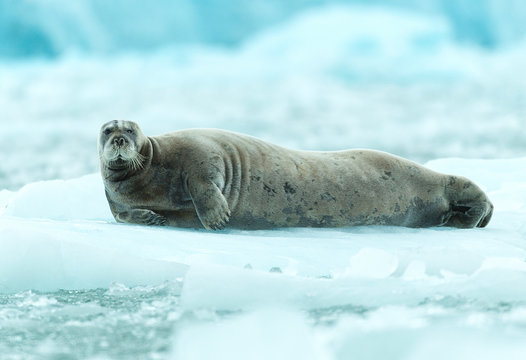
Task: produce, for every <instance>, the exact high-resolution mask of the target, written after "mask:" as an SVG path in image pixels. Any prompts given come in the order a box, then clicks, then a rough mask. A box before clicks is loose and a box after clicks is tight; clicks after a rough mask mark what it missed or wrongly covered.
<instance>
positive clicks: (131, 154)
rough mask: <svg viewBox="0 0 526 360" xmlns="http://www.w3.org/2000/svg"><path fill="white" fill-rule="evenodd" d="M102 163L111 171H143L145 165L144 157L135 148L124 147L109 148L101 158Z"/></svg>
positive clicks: (112, 145) (113, 146)
mask: <svg viewBox="0 0 526 360" xmlns="http://www.w3.org/2000/svg"><path fill="white" fill-rule="evenodd" d="M101 160H102V163H103V164H104V165H105V166H106V167H107V168H108V169H110V170H123V169H132V170H138V169H141V168H142V167H143V165H144V156H143V155H142V154H140V153H139V152H138V151H137V150H136V149H135V147H132V146H129V145H124V146H115V144H111V145H109V146H107V148H106V149H105V150H104V152H103V153H102V156H101Z"/></svg>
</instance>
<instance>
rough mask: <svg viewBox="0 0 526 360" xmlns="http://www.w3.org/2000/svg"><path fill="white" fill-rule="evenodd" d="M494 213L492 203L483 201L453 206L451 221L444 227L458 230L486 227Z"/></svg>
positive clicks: (450, 215)
mask: <svg viewBox="0 0 526 360" xmlns="http://www.w3.org/2000/svg"><path fill="white" fill-rule="evenodd" d="M492 213H493V205H492V204H491V203H490V202H486V201H481V202H474V203H465V204H451V206H450V209H449V219H448V221H447V222H446V223H445V224H444V226H452V227H457V228H473V227H485V226H486V225H487V224H488V223H489V221H490V219H491V215H492Z"/></svg>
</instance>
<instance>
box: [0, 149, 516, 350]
mask: <svg viewBox="0 0 526 360" xmlns="http://www.w3.org/2000/svg"><path fill="white" fill-rule="evenodd" d="M427 165H428V166H429V167H431V168H433V169H436V170H440V171H443V172H447V173H457V174H462V175H467V176H469V177H471V178H472V179H473V180H474V181H476V182H477V183H478V184H479V185H480V186H481V187H482V188H484V189H485V190H486V191H487V192H488V194H489V196H490V198H491V200H492V201H493V202H494V204H495V213H494V217H493V219H492V221H491V222H490V224H489V225H488V227H487V228H484V229H471V230H459V229H449V228H431V229H407V228H399V227H355V228H352V227H350V228H343V229H288V230H269V231H238V230H227V231H222V232H208V231H204V230H182V229H175V228H161V227H146V226H134V225H123V224H117V223H116V222H115V221H114V220H113V219H112V216H111V213H110V212H109V209H108V207H107V204H106V201H105V198H104V191H103V186H102V181H101V178H100V176H99V174H92V175H88V176H84V177H81V178H77V179H73V180H67V181H62V180H57V181H44V182H38V183H32V184H29V185H27V186H25V187H23V188H22V189H20V190H19V191H15V192H2V193H1V194H2V195H1V197H0V199H1V201H2V203H1V204H0V205H1V207H2V209H3V210H2V214H1V215H0V234H2V238H1V241H0V247H1V248H0V274H1V275H0V291H2V292H17V291H22V290H28V289H33V290H41V291H52V290H57V289H85V288H94V287H108V286H110V284H112V283H114V282H118V283H122V284H124V285H126V286H137V285H155V284H161V283H163V282H165V281H171V280H175V279H180V280H182V281H183V288H182V293H181V306H182V308H183V309H184V310H185V311H186V310H192V311H197V312H199V311H203V310H205V311H210V310H227V311H237V310H241V311H244V312H246V315H241V316H240V317H237V318H235V319H232V320H225V321H224V322H221V323H215V322H212V323H211V324H201V325H199V324H192V325H191V326H189V327H187V328H185V331H183V332H182V333H180V334H179V335H178V336H177V337H176V339H175V344H178V345H177V346H174V349H176V350H174V351H175V352H176V353H175V354H174V356H175V358H185V359H190V358H199V356H204V358H206V357H207V354H213V353H214V352H216V351H217V352H219V354H223V355H225V356H226V354H227V353H228V349H229V348H228V346H227V345H228V344H229V341H232V340H228V338H230V337H231V336H235V338H236V339H237V337H236V336H237V334H239V336H241V338H242V339H245V340H246V341H245V340H243V341H240V340H239V339H238V340H237V341H239V342H240V343H241V344H243V345H242V346H240V347H239V348H238V349H237V351H239V354H241V355H239V356H240V358H242V355H243V354H248V353H250V351H254V349H256V348H261V351H262V352H261V353H260V352H256V353H257V354H260V355H258V356H260V357H259V358H269V356H270V357H272V356H273V355H275V356H277V357H275V358H280V357H279V356H282V357H281V358H283V359H285V358H287V356H288V355H287V354H290V352H291V351H294V354H296V355H300V354H303V352H302V351H305V354H306V357H302V358H313V359H321V358H331V357H330V356H335V358H340V357H338V356H337V353H338V351H343V352H344V353H345V352H346V351H347V350H345V348H346V347H347V346H353V345H352V344H354V343H361V341H362V340H363V341H365V340H368V341H370V340H371V339H372V338H374V337H379V338H380V339H383V340H385V339H387V338H388V337H389V336H391V335H389V334H391V332H393V331H396V333H397V335H396V338H397V339H398V338H400V339H412V337H411V336H412V335H411V334H414V333H415V332H417V333H418V334H419V335H418V336H419V338H421V340H422V342H418V343H416V342H415V344H412V345H411V349H412V350H411V351H415V352H416V353H415V354H412V355H411V354H410V355H411V356H412V357H411V356H409V355H407V354H405V353H404V354H405V355H404V354H402V355H404V356H406V355H407V356H409V357H394V358H408V359H412V358H415V359H416V358H418V356H419V355H418V354H419V352H422V354H432V353H433V349H434V348H435V346H437V345H436V344H435V343H433V341H432V338H433V336H434V335H433V334H434V332H435V331H439V332H442V331H443V330H442V329H441V327H440V325H436V326H430V324H429V322H430V320H429V317H431V318H433V316H437V317H440V316H443V317H446V318H447V317H448V314H447V311H448V310H447V307H446V308H445V309H444V308H441V307H437V306H435V307H433V306H431V307H429V308H427V307H424V308H423V309H422V307H421V304H422V303H425V302H426V301H431V302H432V301H436V302H439V303H440V301H442V300H443V299H462V301H466V302H467V303H469V304H476V306H477V307H481V308H484V307H485V306H488V307H490V306H494V305H495V304H501V303H520V302H522V301H524V299H525V298H526V287H524V286H521V285H520V284H524V283H526V263H525V261H524V259H526V224H525V223H524V219H526V181H524V178H525V175H526V158H520V159H514V160H461V159H443V160H436V161H431V162H430V163H428V164H427ZM248 265H250V266H248ZM278 267H279V269H280V270H281V273H276V272H270V269H272V268H278ZM350 304H352V306H357V307H359V306H362V307H364V308H369V309H370V308H373V309H378V310H375V311H373V312H372V314H370V315H369V316H368V317H367V318H365V319H364V318H362V317H359V316H356V315H352V316H351V315H348V316H343V317H340V320H339V321H338V322H337V325H336V327H329V328H324V327H322V328H319V327H315V328H313V327H312V325H309V321H307V320H306V318H305V316H304V315H303V314H302V313H301V311H317V310H319V309H326V308H336V309H337V308H338V307H345V306H348V305H350ZM433 311H436V312H438V315H433ZM515 315H516V316H515ZM449 316H452V315H449ZM505 316H509V317H511V318H512V319H513V321H517V322H519V323H522V322H524V321H526V316H525V315H524V314H523V313H518V314H508V315H505ZM486 317H487V315H484V314H476V313H475V314H472V315H469V316H468V315H466V318H465V319H461V320H459V321H461V324H457V325H459V326H460V329H457V331H458V332H459V334H462V335H463V334H465V333H466V332H471V331H474V333H473V334H471V335H470V336H471V337H470V338H468V339H467V341H468V343H469V342H470V341H471V342H473V343H478V342H479V341H481V339H482V340H484V339H485V338H486V336H487V335H486V334H485V333H484V331H483V330H482V329H483V327H482V325H481V324H486V322H487V321H490V322H495V319H494V318H492V317H488V318H486ZM502 321H504V320H502ZM247 324H251V326H252V327H255V328H254V331H256V333H251V332H250V331H249V332H247V331H246V330H245V329H247ZM450 325H451V324H450ZM497 325H498V326H497V327H499V326H500V325H499V324H497ZM283 327H284V328H283ZM364 329H365V330H366V331H368V332H369V333H370V334H371V336H370V337H367V336H366V335H363V334H362V333H361V332H362V331H364ZM195 333H202V334H203V336H201V337H196V336H194V335H195ZM283 333H286V334H294V335H293V336H291V337H290V338H287V340H286V341H285V340H283V341H281V342H280V341H279V339H281V338H282V336H281V335H280V334H283ZM218 334H226V335H221V336H223V337H221V336H220V337H219V338H216V336H217V335H218ZM373 335H374V336H373ZM384 335H385V336H384ZM344 337H345V338H344ZM188 338H191V339H193V340H188ZM444 339H446V340H447V341H453V342H454V343H455V342H456V343H458V344H457V345H458V346H460V344H459V340H458V339H457V338H456V336H455V335H454V333H452V334H448V335H447V336H446V338H442V340H441V341H446V340H444ZM497 340H498V341H496V342H495V341H492V342H490V343H489V344H490V345H491V349H494V347H496V348H497V349H499V347H502V348H503V349H507V350H510V349H511V350H510V351H516V349H517V348H516V346H518V344H519V343H518V342H517V341H515V340H516V339H514V338H513V336H512V337H511V338H509V337H504V336H501V337H500V338H498V339H497ZM411 341H416V340H411ZM303 342H307V343H308V344H310V345H308V347H305V348H301V349H302V350H301V351H299V350H294V349H296V346H297V345H298V344H300V343H303ZM270 343H273V344H276V346H283V351H279V352H277V353H276V351H277V350H276V349H277V348H268V346H267V345H268V344H270ZM205 344H206V346H204V345H205ZM509 344H511V345H513V346H511V347H509V346H508V345H509ZM521 344H522V343H521ZM479 345H480V344H479ZM364 346H366V347H367V346H368V347H371V348H370V349H369V348H368V349H369V350H367V351H373V350H372V349H373V348H372V346H373V345H372V344H371V345H364ZM488 346H489V345H488ZM521 346H522V345H521ZM519 348H520V349H522V350H523V349H524V347H520V346H519ZM404 349H405V348H404ZM336 350H337V351H336ZM406 350H407V349H405V350H404V351H406ZM196 351H197V353H196ZM245 351H248V353H247V352H245ZM470 351H474V353H473V354H477V351H478V350H476V349H475V350H470ZM488 351H489V350H488ZM495 351H496V350H495ZM327 352H328V353H329V354H332V355H330V356H329V357H324V356H322V355H323V354H325V353H327ZM280 354H281V355H280ZM320 354H321V355H320ZM470 354H471V353H470ZM481 354H482V355H484V354H483V353H481ZM271 355H272V356H271ZM307 355H308V356H307ZM402 355H400V356H402ZM453 355H454V357H453V358H455V359H460V358H462V357H461V356H460V355H458V354H453ZM486 355H487V354H486ZM512 355H513V354H510V356H512ZM455 356H456V357H455ZM201 358H203V357H201ZM219 358H222V357H221V356H220V357H219ZM256 358H257V357H256ZM431 358H437V357H431ZM482 358H484V357H482ZM486 358H491V357H486ZM511 358H513V356H512V357H511Z"/></svg>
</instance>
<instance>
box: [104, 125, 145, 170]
mask: <svg viewBox="0 0 526 360" xmlns="http://www.w3.org/2000/svg"><path fill="white" fill-rule="evenodd" d="M145 141H146V137H145V136H144V134H143V133H142V131H141V129H140V128H139V125H137V124H136V123H134V122H133V121H126V120H113V121H110V122H107V123H106V124H104V125H102V127H101V129H100V135H99V157H100V161H101V165H102V166H103V167H104V168H107V169H109V170H117V171H118V170H124V169H126V170H130V169H131V170H138V169H140V168H142V167H143V164H144V156H143V155H142V154H141V153H140V151H141V148H142V146H143V144H144V142H145Z"/></svg>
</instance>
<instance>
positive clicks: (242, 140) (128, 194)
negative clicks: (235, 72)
mask: <svg viewBox="0 0 526 360" xmlns="http://www.w3.org/2000/svg"><path fill="white" fill-rule="evenodd" d="M99 156H100V161H101V173H102V177H103V181H104V186H105V190H106V197H107V199H108V203H109V206H110V208H111V211H112V213H113V216H114V217H115V219H116V220H117V221H118V222H125V223H136V224H147V225H170V226H177V227H190V228H203V227H204V228H205V229H212V230H217V229H223V228H224V227H226V226H228V227H229V228H237V229H269V228H278V227H343V226H353V225H397V226H406V227H431V226H452V227H458V228H472V227H484V226H486V225H487V224H488V222H489V220H490V218H491V214H492V211H493V205H492V204H491V202H490V200H489V199H488V197H487V196H486V194H485V193H484V192H483V191H482V190H481V189H480V188H479V187H478V186H477V185H475V184H474V183H473V182H471V181H470V180H468V179H466V178H463V177H460V176H453V175H445V174H441V173H437V172H434V171H432V170H430V169H427V168H425V167H423V166H421V165H419V164H417V163H414V162H412V161H409V160H406V159H403V158H400V157H397V156H395V155H391V154H388V153H384V152H380V151H374V150H345V151H333V152H318V151H296V150H289V149H285V148H283V147H280V146H277V145H273V144H270V143H268V142H265V141H262V140H259V139H256V138H254V137H251V136H248V135H242V134H238V133H234V132H229V131H224V130H215V129H190V130H180V131H176V132H173V133H168V134H165V135H161V136H153V137H147V136H145V135H144V134H143V133H142V131H141V129H140V128H139V126H138V125H137V124H136V123H134V122H131V121H124V120H118V121H117V120H115V121H110V122H108V123H106V124H104V125H103V126H102V128H101V131H100V138H99Z"/></svg>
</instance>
